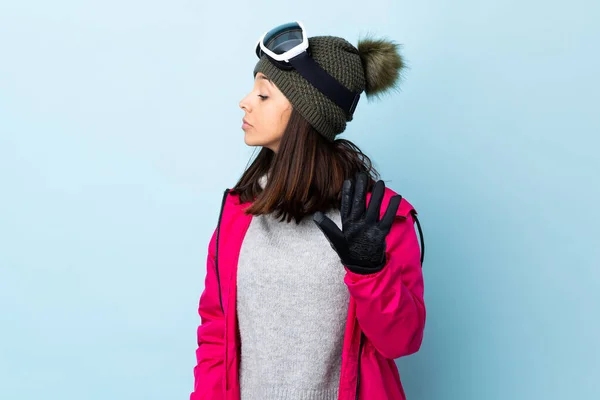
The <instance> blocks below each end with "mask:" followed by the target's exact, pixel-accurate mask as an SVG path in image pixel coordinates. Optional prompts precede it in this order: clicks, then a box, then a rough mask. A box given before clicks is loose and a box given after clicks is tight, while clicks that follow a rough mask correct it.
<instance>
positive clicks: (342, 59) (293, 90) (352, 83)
mask: <svg viewBox="0 0 600 400" xmlns="http://www.w3.org/2000/svg"><path fill="white" fill-rule="evenodd" d="M308 45H309V51H310V55H311V56H312V58H313V59H314V60H315V61H316V62H317V63H318V64H319V65H320V66H321V68H323V69H324V70H325V71H327V73H328V74H329V75H331V76H332V77H334V78H335V79H336V80H337V81H338V82H340V83H341V84H342V85H344V86H345V87H346V88H348V89H349V90H351V91H353V92H356V93H362V92H363V91H364V92H365V93H366V95H367V97H370V96H373V95H376V96H378V95H380V94H381V93H383V92H385V91H387V90H388V89H390V88H395V87H397V84H398V82H399V78H400V72H401V71H402V70H403V69H404V67H405V63H404V60H403V58H402V56H401V55H400V53H399V52H398V47H399V45H398V44H396V43H394V42H392V41H389V40H385V39H364V40H361V41H359V42H358V47H354V46H353V45H352V44H350V43H349V42H348V41H346V40H345V39H343V38H340V37H336V36H314V37H310V38H308ZM258 72H262V73H263V74H265V75H266V76H267V77H268V78H269V79H270V80H271V81H272V82H273V83H274V84H275V86H277V88H279V90H281V92H282V93H283V94H284V95H285V97H286V98H287V99H288V100H289V101H290V103H291V104H292V106H293V107H294V108H295V109H296V110H297V111H298V112H299V113H300V115H302V116H303V117H304V118H305V119H306V120H307V121H308V122H309V123H310V124H311V125H312V126H313V127H314V128H315V129H316V130H317V131H318V132H319V133H320V134H321V135H323V136H324V137H325V138H326V139H328V140H329V141H333V140H334V139H335V136H336V135H337V134H339V133H341V132H343V131H344V130H345V129H346V122H349V121H352V117H353V115H352V114H347V113H346V112H345V111H344V110H343V109H342V108H341V107H340V106H338V105H337V104H336V103H334V102H333V101H332V100H331V99H329V97H327V96H326V95H324V94H323V93H321V92H320V91H319V90H318V89H317V88H315V87H314V86H313V85H312V84H310V83H309V82H308V81H307V80H306V79H305V78H304V77H303V76H302V75H300V73H298V72H297V71H296V70H294V69H291V70H282V69H279V68H278V67H277V66H275V65H274V64H273V63H272V62H271V61H270V60H269V58H268V57H267V56H266V55H263V56H262V57H261V58H260V60H259V61H258V62H257V63H256V66H255V68H254V76H256V74H257V73H258Z"/></svg>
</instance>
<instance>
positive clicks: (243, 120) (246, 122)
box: [242, 118, 252, 126]
mask: <svg viewBox="0 0 600 400" xmlns="http://www.w3.org/2000/svg"><path fill="white" fill-rule="evenodd" d="M242 123H244V124H247V125H249V126H252V124H251V123H250V122H248V121H247V120H246V118H244V119H242Z"/></svg>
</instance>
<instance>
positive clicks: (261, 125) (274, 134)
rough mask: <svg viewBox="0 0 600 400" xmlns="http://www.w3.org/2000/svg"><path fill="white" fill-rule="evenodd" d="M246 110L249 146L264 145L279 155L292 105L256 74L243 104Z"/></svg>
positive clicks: (245, 120)
mask: <svg viewBox="0 0 600 400" xmlns="http://www.w3.org/2000/svg"><path fill="white" fill-rule="evenodd" d="M239 105H240V108H241V109H242V110H244V112H245V115H244V118H243V123H242V129H243V130H244V142H245V143H246V144H247V145H248V146H263V147H267V148H269V149H271V150H273V151H274V152H275V153H277V150H278V149H279V143H280V142H281V138H282V136H283V133H284V131H285V128H286V126H287V124H288V121H289V119H290V115H291V112H292V104H291V103H290V102H289V100H288V99H287V98H286V97H285V95H284V94H283V93H282V92H281V91H280V90H279V89H278V88H277V86H275V84H274V83H273V82H272V81H271V80H270V79H269V78H268V77H267V76H266V75H264V74H263V73H262V72H259V73H257V74H256V77H255V78H254V87H253V88H252V91H251V92H250V93H248V95H246V97H244V98H243V99H242V100H241V101H240V104H239Z"/></svg>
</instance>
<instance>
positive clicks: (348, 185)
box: [340, 179, 354, 221]
mask: <svg viewBox="0 0 600 400" xmlns="http://www.w3.org/2000/svg"><path fill="white" fill-rule="evenodd" d="M353 192H354V185H353V184H352V179H346V180H345V181H344V185H343V186H342V206H341V207H340V214H341V217H342V221H345V220H346V218H348V215H349V214H350V207H351V206H352V194H353Z"/></svg>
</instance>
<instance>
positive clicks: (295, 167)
mask: <svg viewBox="0 0 600 400" xmlns="http://www.w3.org/2000/svg"><path fill="white" fill-rule="evenodd" d="M358 172H366V173H367V174H368V175H369V177H370V179H369V183H368V187H367V191H371V190H372V187H373V185H374V184H375V181H376V180H377V179H379V173H378V172H377V170H375V168H374V167H373V165H372V163H371V160H370V159H369V157H367V156H366V155H365V154H364V153H363V152H362V151H361V150H360V149H359V148H358V147H357V146H356V145H355V144H353V143H352V142H351V141H349V140H346V139H336V140H335V141H333V142H331V141H329V140H328V139H326V138H325V137H324V136H322V135H321V134H319V132H317V131H316V130H315V129H314V128H313V127H312V126H311V125H310V124H309V123H308V122H307V121H306V119H304V118H303V117H302V116H301V115H300V114H299V113H298V112H297V111H296V110H295V109H294V108H292V112H291V115H290V119H289V122H288V124H287V126H286V129H285V131H284V133H283V136H282V138H281V141H280V144H279V149H278V152H277V153H275V152H273V151H272V150H271V149H269V148H267V147H263V148H262V149H261V150H260V152H259V153H258V156H256V158H255V159H254V161H253V162H252V164H251V165H250V166H249V167H248V168H247V169H246V171H244V173H243V175H242V177H241V178H240V180H239V181H238V182H237V183H236V184H235V186H234V187H233V189H232V191H233V192H234V193H237V194H239V196H240V201H241V202H242V203H245V202H248V201H253V204H252V205H251V206H250V207H248V208H247V209H246V210H245V213H246V214H252V215H261V214H269V213H274V214H273V215H274V216H275V217H276V218H280V219H281V221H283V220H287V222H290V221H291V220H292V218H294V219H295V220H296V223H297V224H298V223H300V220H302V219H303V218H304V217H305V216H306V215H309V214H314V213H315V212H316V211H321V212H326V211H327V210H329V209H331V208H336V209H339V207H340V205H341V190H342V185H343V183H344V180H346V179H348V178H354V176H355V175H356V174H357V173H358ZM265 174H268V177H269V179H268V181H267V184H266V186H265V188H264V190H263V189H262V188H261V186H260V184H259V178H260V177H261V176H263V175H265Z"/></svg>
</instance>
